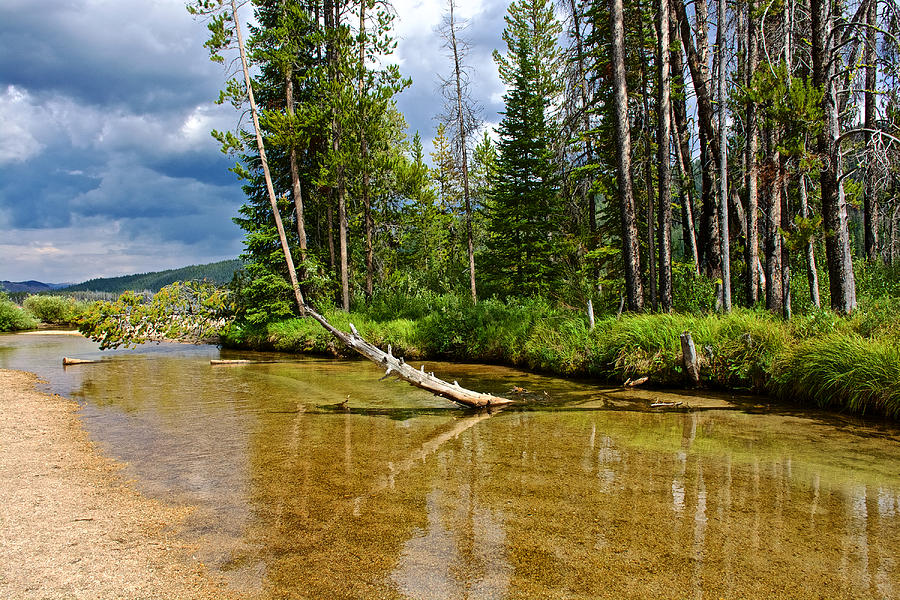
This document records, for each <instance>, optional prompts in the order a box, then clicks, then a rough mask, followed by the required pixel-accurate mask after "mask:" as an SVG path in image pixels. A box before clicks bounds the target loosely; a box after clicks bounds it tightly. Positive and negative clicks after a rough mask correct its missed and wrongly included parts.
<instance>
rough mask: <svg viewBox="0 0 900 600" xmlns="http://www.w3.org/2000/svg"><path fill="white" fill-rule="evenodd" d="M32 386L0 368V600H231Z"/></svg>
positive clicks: (70, 409)
mask: <svg viewBox="0 0 900 600" xmlns="http://www.w3.org/2000/svg"><path fill="white" fill-rule="evenodd" d="M37 381H38V379H37V377H36V376H34V375H32V374H30V373H23V372H19V371H7V370H2V369H0V598H8V599H13V598H16V599H18V598H22V599H25V598H35V599H38V598H39V599H42V600H43V599H57V598H66V599H69V598H78V599H80V598H85V599H88V598H89V599H95V598H96V599H100V598H110V599H112V598H115V599H126V598H127V599H138V598H140V599H147V598H165V599H169V598H174V599H181V598H185V599H189V598H234V597H235V594H234V593H232V592H231V591H229V590H228V589H227V587H226V586H225V584H224V583H223V582H222V581H220V580H218V579H215V578H213V577H211V576H210V575H209V574H208V573H207V570H206V569H205V567H204V565H203V564H201V563H200V562H199V561H198V560H197V559H196V558H195V557H194V553H193V550H194V549H193V548H192V547H190V546H188V545H186V543H185V542H184V541H183V540H180V539H178V537H177V536H176V535H175V532H176V530H177V527H178V525H179V523H181V522H182V520H183V519H184V518H185V517H186V516H187V514H188V513H189V512H190V510H189V509H188V508H181V507H173V506H169V505H166V504H164V503H162V502H158V501H155V500H151V499H148V498H145V497H143V496H141V495H140V494H138V493H137V492H136V491H135V490H134V489H133V488H132V487H130V486H129V485H128V484H127V482H125V481H124V480H123V479H122V477H121V475H120V465H119V464H117V463H116V462H115V461H113V460H111V459H109V458H108V457H105V456H104V455H103V454H102V453H101V452H100V451H99V450H98V449H97V448H96V447H95V446H94V445H93V444H92V443H91V441H90V440H89V439H88V436H87V434H86V432H85V430H84V429H83V427H82V426H81V422H80V420H79V418H78V415H77V408H78V407H77V405H76V404H75V403H74V402H71V401H69V400H66V399H65V398H62V397H60V396H55V395H54V396H49V395H47V394H43V393H40V392H38V391H37V390H36V389H35V387H34V386H35V383H37Z"/></svg>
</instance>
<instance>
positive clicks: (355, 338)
mask: <svg viewBox="0 0 900 600" xmlns="http://www.w3.org/2000/svg"><path fill="white" fill-rule="evenodd" d="M307 311H308V314H309V316H311V317H312V318H313V319H315V320H316V321H318V322H319V324H320V325H321V326H322V327H324V328H325V329H327V330H328V331H329V332H330V333H331V335H333V336H334V337H336V338H337V339H339V340H340V341H341V342H343V343H344V345H346V346H347V347H349V348H353V349H354V350H356V351H357V352H359V353H360V354H362V355H363V356H364V357H366V358H368V359H369V360H371V361H372V362H374V363H375V364H377V365H380V366H381V367H384V369H385V374H384V376H385V377H388V376H390V375H391V374H396V376H397V377H398V378H400V379H402V380H404V381H406V382H407V383H410V384H412V385H414V386H416V387H418V388H422V389H423V390H427V391H429V392H432V393H433V394H435V395H437V396H442V397H444V398H447V399H448V400H452V401H453V402H456V403H458V404H462V405H464V406H470V407H473V408H486V407H489V406H502V405H504V404H511V403H512V401H511V400H508V399H506V398H501V397H499V396H492V395H491V394H482V393H480V392H473V391H472V390H467V389H466V388H464V387H461V386H460V385H459V384H458V383H457V382H455V381H454V382H453V383H448V382H446V381H444V380H443V379H440V378H438V377H435V376H434V373H427V372H426V371H425V365H422V366H421V368H419V369H416V368H414V367H412V366H411V365H409V364H407V363H406V361H404V360H403V358H397V357H395V356H394V355H393V354H392V353H391V347H390V346H388V351H387V352H384V351H382V350H380V349H378V348H376V347H375V346H373V345H372V344H370V343H369V342H367V341H366V340H364V339H363V338H362V337H360V335H359V333H358V332H357V331H356V327H354V326H353V324H352V323H351V324H350V331H351V333H346V332H344V331H341V330H340V329H337V328H336V327H334V326H332V325H331V323H329V322H328V321H327V320H325V317H323V316H322V315H320V314H319V313H317V312H316V311H314V310H313V309H311V308H308V307H307Z"/></svg>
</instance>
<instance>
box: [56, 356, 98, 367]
mask: <svg viewBox="0 0 900 600" xmlns="http://www.w3.org/2000/svg"><path fill="white" fill-rule="evenodd" d="M98 362H100V361H99V360H87V359H84V358H69V357H68V356H63V366H64V367H67V366H69V365H90V364H94V363H98Z"/></svg>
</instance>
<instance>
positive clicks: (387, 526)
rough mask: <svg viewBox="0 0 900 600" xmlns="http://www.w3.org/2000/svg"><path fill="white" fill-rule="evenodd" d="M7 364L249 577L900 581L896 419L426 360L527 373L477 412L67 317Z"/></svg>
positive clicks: (264, 587)
mask: <svg viewBox="0 0 900 600" xmlns="http://www.w3.org/2000/svg"><path fill="white" fill-rule="evenodd" d="M63 356H72V357H78V358H102V359H103V362H101V363H99V364H89V365H77V366H72V367H67V368H65V369H64V368H63V367H62V365H61V360H62V357H63ZM220 356H222V357H224V358H255V359H260V360H274V361H279V362H271V363H265V364H252V365H241V366H211V365H210V364H209V360H210V359H211V358H220ZM417 366H418V365H417ZM0 367H2V368H13V369H22V370H29V371H32V372H36V373H38V374H39V375H40V376H41V377H43V378H44V379H45V380H46V381H47V382H48V383H47V384H46V385H45V387H46V388H47V389H48V391H53V392H56V393H59V394H62V395H64V396H68V397H71V398H73V399H75V400H77V401H78V402H79V403H81V404H82V406H83V409H82V417H83V419H84V422H85V425H86V427H87V429H88V430H89V432H90V433H91V435H92V436H93V438H94V439H95V440H97V441H98V442H99V443H100V444H101V445H102V446H103V447H104V448H105V449H106V450H107V451H108V452H109V454H111V455H112V456H114V457H116V458H118V459H120V460H122V461H125V462H127V464H128V467H127V475H128V476H129V477H132V478H134V479H135V481H136V485H137V486H138V488H139V489H141V490H142V491H143V492H144V493H146V494H148V495H151V496H154V497H158V498H163V499H166V500H168V501H172V502H178V503H185V504H190V505H193V506H196V507H197V508H196V510H195V511H194V513H193V515H192V517H191V518H190V520H189V521H188V523H187V526H186V527H185V528H184V529H183V530H182V531H181V533H180V535H183V536H185V537H186V538H188V539H189V540H191V541H193V542H195V543H197V544H198V546H199V548H200V552H199V558H200V559H202V560H203V561H204V562H205V563H206V564H207V565H208V566H209V567H210V568H211V569H212V570H214V571H218V572H221V573H223V574H225V575H226V576H227V577H228V578H229V580H230V582H231V583H232V584H233V585H234V586H235V587H236V588H237V589H240V590H244V591H247V592H249V593H251V594H253V595H257V596H258V597H262V598H422V599H444V598H446V599H451V598H452V599H455V598H473V599H474V598H510V599H513V598H515V599H518V598H541V599H544V598H606V597H608V598H628V597H633V598H649V597H653V598H720V597H725V598H773V597H783V598H820V597H825V598H900V430H898V428H897V427H896V426H894V425H889V424H880V423H877V422H863V421H857V420H852V419H846V418H839V417H836V416H833V415H829V414H826V413H821V412H813V411H799V410H783V409H782V410H776V409H772V408H769V407H766V406H765V405H761V404H759V401H754V400H752V399H731V398H728V397H723V396H689V395H685V394H666V393H662V392H656V391H640V392H627V393H626V392H624V391H622V390H618V391H617V390H608V389H604V388H599V387H598V386H596V385H594V384H591V383H589V382H572V381H567V380H561V379H555V378H550V377H541V376H537V375H531V374H526V373H522V372H520V371H516V370H513V369H507V368H502V367H490V366H483V365H459V364H441V363H428V364H427V365H426V368H427V369H428V370H433V371H435V372H436V373H437V374H439V375H443V376H444V377H445V378H447V379H451V380H452V379H457V380H459V382H460V383H461V384H462V385H464V386H467V387H471V388H474V389H478V390H483V391H487V392H491V393H498V394H504V393H506V392H508V390H510V388H511V387H512V386H519V387H522V388H526V389H527V390H529V392H530V393H529V394H527V395H526V396H525V397H524V398H523V400H522V402H521V403H520V404H519V405H517V406H515V407H512V408H509V409H506V410H503V411H500V412H497V413H494V414H485V413H481V414H479V413H472V412H468V411H465V410H462V409H458V408H456V407H454V406H453V405H450V404H448V403H447V402H446V401H444V400H442V399H440V398H434V397H431V396H430V395H428V394H427V393H425V392H422V391H421V390H417V389H414V388H412V387H410V386H408V385H406V384H403V383H398V382H378V379H379V377H380V376H381V374H382V373H381V371H379V370H378V369H377V368H375V367H374V366H372V365H370V364H369V363H367V362H362V361H337V360H328V359H314V358H297V357H290V356H285V355H274V354H266V355H263V354H253V353H230V354H228V353H224V352H220V351H219V349H217V348H216V347H213V346H184V345H175V344H163V345H158V346H157V345H150V346H145V347H141V348H138V349H135V350H131V351H117V352H103V353H101V352H100V351H98V350H97V347H96V345H95V344H93V343H91V342H89V341H87V340H84V339H82V338H78V337H71V336H61V335H0ZM654 400H663V401H679V402H682V403H683V404H682V405H681V407H679V408H678V409H677V410H671V409H670V410H659V409H651V408H649V404H650V402H652V401H654Z"/></svg>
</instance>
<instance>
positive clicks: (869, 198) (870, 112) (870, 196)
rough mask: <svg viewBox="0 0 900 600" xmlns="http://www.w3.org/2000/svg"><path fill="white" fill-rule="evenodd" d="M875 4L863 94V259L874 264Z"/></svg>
mask: <svg viewBox="0 0 900 600" xmlns="http://www.w3.org/2000/svg"><path fill="white" fill-rule="evenodd" d="M876 8H877V4H876V2H874V1H871V2H869V6H868V10H866V25H868V27H867V28H866V49H865V63H866V91H865V128H866V156H867V158H868V160H867V161H866V183H865V190H864V192H863V222H864V223H863V225H864V228H865V247H866V259H868V260H869V261H872V262H874V261H875V260H877V259H878V218H879V216H878V198H877V196H876V193H877V192H876V190H875V153H874V148H873V147H872V144H873V142H874V136H873V135H872V132H873V131H875V86H876V83H877V82H876V76H877V71H876V65H875V43H876V37H875V33H876V30H875V16H876Z"/></svg>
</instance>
